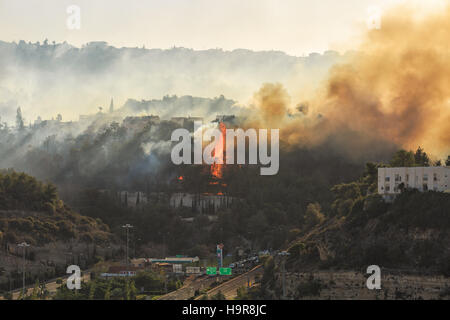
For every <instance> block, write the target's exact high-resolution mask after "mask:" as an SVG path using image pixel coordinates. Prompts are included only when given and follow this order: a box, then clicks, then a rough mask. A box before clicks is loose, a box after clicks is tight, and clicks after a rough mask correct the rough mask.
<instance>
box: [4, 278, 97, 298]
mask: <svg viewBox="0 0 450 320" xmlns="http://www.w3.org/2000/svg"><path fill="white" fill-rule="evenodd" d="M90 276H91V274H90V272H83V275H82V277H81V281H84V282H88V281H89V280H90V279H91V277H90ZM68 277H69V276H64V277H58V278H55V279H52V280H49V281H47V282H45V288H46V289H47V290H48V291H49V293H50V295H52V294H54V293H56V289H57V288H59V286H60V285H59V284H57V283H56V281H57V279H61V280H62V281H63V283H66V280H67V278H68ZM33 289H34V284H33V285H29V286H26V287H25V293H26V294H27V295H30V294H31V293H32V292H33ZM21 292H22V288H20V289H15V290H13V291H12V294H13V300H17V299H19V296H20V293H21ZM0 300H3V296H0Z"/></svg>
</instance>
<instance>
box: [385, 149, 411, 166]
mask: <svg viewBox="0 0 450 320" xmlns="http://www.w3.org/2000/svg"><path fill="white" fill-rule="evenodd" d="M415 164H416V161H415V157H414V153H413V152H412V151H406V150H403V149H402V150H399V151H397V152H396V153H395V154H394V156H393V157H392V160H391V162H390V165H391V167H414V166H415Z"/></svg>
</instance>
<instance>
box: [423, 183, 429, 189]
mask: <svg viewBox="0 0 450 320" xmlns="http://www.w3.org/2000/svg"><path fill="white" fill-rule="evenodd" d="M423 191H428V184H426V183H424V184H423Z"/></svg>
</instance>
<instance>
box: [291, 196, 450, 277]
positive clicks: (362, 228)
mask: <svg viewBox="0 0 450 320" xmlns="http://www.w3.org/2000/svg"><path fill="white" fill-rule="evenodd" d="M449 207H450V194H444V193H437V192H428V193H420V192H418V191H406V192H404V193H403V194H401V195H400V196H399V197H398V198H397V199H396V201H395V202H394V203H393V204H384V203H383V202H382V200H381V199H380V198H379V197H378V196H369V197H367V198H366V199H360V200H358V201H357V202H356V203H354V204H353V208H352V210H351V212H350V214H349V215H347V216H335V217H332V218H330V219H329V220H327V221H326V222H324V223H323V224H321V225H318V226H316V227H314V228H313V229H312V230H310V231H308V232H306V233H305V234H303V235H302V236H300V237H299V238H298V239H297V240H296V241H294V242H293V243H291V245H290V247H289V249H288V251H289V252H290V253H291V256H290V258H289V260H288V263H287V268H288V269H290V270H298V269H301V270H305V269H308V268H309V269H310V268H312V269H347V270H349V269H353V270H363V269H365V268H367V266H369V265H372V264H375V265H379V266H380V267H383V268H388V269H397V270H404V271H409V272H413V273H433V274H443V275H446V276H449V275H450V234H449V230H450V219H449V218H448V208H449Z"/></svg>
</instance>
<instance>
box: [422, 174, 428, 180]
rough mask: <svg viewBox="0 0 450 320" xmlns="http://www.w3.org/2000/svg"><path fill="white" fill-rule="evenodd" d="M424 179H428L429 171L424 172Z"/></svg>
mask: <svg viewBox="0 0 450 320" xmlns="http://www.w3.org/2000/svg"><path fill="white" fill-rule="evenodd" d="M423 181H428V173H424V175H423Z"/></svg>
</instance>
